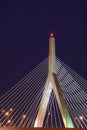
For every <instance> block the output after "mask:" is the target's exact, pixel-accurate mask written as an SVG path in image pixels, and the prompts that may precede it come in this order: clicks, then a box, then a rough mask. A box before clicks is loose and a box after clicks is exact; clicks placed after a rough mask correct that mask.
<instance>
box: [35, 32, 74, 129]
mask: <svg viewBox="0 0 87 130" xmlns="http://www.w3.org/2000/svg"><path fill="white" fill-rule="evenodd" d="M48 69H49V73H48V78H47V81H46V84H45V88H44V92H43V95H42V99H41V102H40V106H39V110H38V114H37V117H36V120H35V123H34V127H43V122H44V118H45V114H46V110H47V105H48V102H49V98H50V96H51V92H52V90H53V91H54V93H55V96H56V99H57V103H58V106H59V109H60V113H61V117H62V120H63V123H64V126H65V128H74V125H73V122H72V119H71V117H70V114H69V112H68V109H67V105H66V102H65V99H64V97H63V94H62V90H61V88H60V85H59V81H58V78H57V75H56V57H55V38H54V36H53V34H52V33H51V35H50V38H49V68H48Z"/></svg>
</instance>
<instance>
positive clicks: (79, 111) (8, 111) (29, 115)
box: [0, 43, 87, 128]
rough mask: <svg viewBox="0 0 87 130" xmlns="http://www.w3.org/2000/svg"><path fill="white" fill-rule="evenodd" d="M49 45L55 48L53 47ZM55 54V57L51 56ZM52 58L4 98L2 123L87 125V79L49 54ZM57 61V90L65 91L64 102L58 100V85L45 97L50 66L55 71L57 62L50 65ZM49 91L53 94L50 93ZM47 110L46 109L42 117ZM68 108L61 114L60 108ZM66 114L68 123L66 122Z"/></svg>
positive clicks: (61, 125) (40, 65) (44, 125)
mask: <svg viewBox="0 0 87 130" xmlns="http://www.w3.org/2000/svg"><path fill="white" fill-rule="evenodd" d="M52 44H54V43H52ZM50 48H51V49H53V48H52V46H51V47H50ZM54 52H55V50H54ZM54 52H53V54H54ZM51 53H52V52H51ZM52 56H53V59H50V58H52ZM49 57H50V58H49ZM49 57H47V58H46V59H45V60H43V61H42V62H41V63H40V64H39V65H38V66H37V67H36V68H34V69H33V70H32V71H31V72H30V73H29V74H28V75H26V76H25V77H24V78H23V79H22V80H21V81H19V82H18V83H17V84H16V85H15V86H13V87H12V88H11V89H10V90H9V91H8V92H7V93H5V94H4V95H3V96H2V97H1V99H0V126H2V127H5V126H12V127H35V126H36V127H39V126H40V125H41V127H61V128H64V127H66V126H68V125H66V124H69V125H70V123H73V127H76V128H87V81H86V80H85V79H83V78H82V77H81V76H80V75H78V74H77V73H76V72H75V71H74V70H72V69H71V68H70V67H68V66H67V65H66V64H65V63H64V62H62V61H61V60H60V59H59V58H57V57H55V59H54V55H51V56H50V54H49ZM52 60H53V62H52ZM54 60H55V61H54ZM54 62H56V76H57V79H58V81H59V86H60V88H59V90H58V92H60V93H62V95H60V96H59V97H58V98H59V99H61V96H62V100H61V101H60V100H59V99H58V100H59V102H58V100H57V96H56V93H55V88H56V87H54V88H52V90H50V89H47V94H45V97H44V90H45V88H46V82H47V78H48V77H49V76H48V75H49V73H50V70H49V71H48V68H50V67H51V69H52V70H51V71H52V72H54V71H55V70H53V69H55V65H54V67H53V68H52V66H50V65H49V64H51V65H53V64H54ZM48 86H49V85H48ZM48 88H49V87H48ZM50 88H51V87H50ZM49 94H50V96H48V95H49ZM47 100H48V102H47ZM63 100H64V101H63ZM64 103H65V104H64ZM61 104H62V105H61ZM46 105H47V107H46ZM42 106H45V107H42ZM40 108H41V111H40ZM45 109H46V112H45V114H44V116H43V113H44V111H45ZM65 109H67V111H68V112H66V111H65V113H64V114H62V112H61V110H62V111H63V110H65ZM38 113H40V114H38ZM38 115H39V116H38ZM63 116H64V119H65V121H66V122H64V119H63ZM67 117H68V118H67ZM42 118H43V120H42ZM37 119H38V120H39V121H38V123H37V122H36V121H37ZM35 123H37V124H35ZM40 123H41V124H40ZM70 126H71V125H70Z"/></svg>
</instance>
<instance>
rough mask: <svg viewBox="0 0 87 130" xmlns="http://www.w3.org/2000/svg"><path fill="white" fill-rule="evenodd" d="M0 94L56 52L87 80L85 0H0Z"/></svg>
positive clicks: (86, 14) (86, 8) (86, 9)
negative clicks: (51, 44) (52, 38)
mask: <svg viewBox="0 0 87 130" xmlns="http://www.w3.org/2000/svg"><path fill="white" fill-rule="evenodd" d="M0 32H1V35H0V36H1V37H0V45H1V46H0V95H1V96H2V95H3V94H4V93H5V92H7V91H8V90H9V89H10V88H12V87H13V86H14V85H15V84H16V83H17V82H18V81H20V80H21V79H22V78H23V77H24V76H25V75H26V74H28V73H29V72H30V71H31V70H32V69H33V68H34V67H36V66H37V65H38V64H39V63H40V62H41V61H42V60H44V59H45V58H46V57H48V45H49V35H50V33H51V32H53V33H54V36H55V38H56V55H57V57H58V58H60V59H61V60H62V61H63V62H65V63H66V64H67V65H68V66H69V67H71V68H72V69H73V70H75V71H76V72H77V73H78V74H79V75H81V76H82V77H83V78H85V79H86V80H87V60H86V59H87V58H86V56H87V2H83V1H73V2H71V1H69V0H68V1H66V2H65V1H64V0H63V1H60V2H58V1H57V0H56V1H55V2H53V1H52V2H51V0H50V1H46V2H44V1H39V0H38V1H32V2H31V1H26V2H25V1H22V0H21V1H15V2H13V1H5V0H3V1H0Z"/></svg>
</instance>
